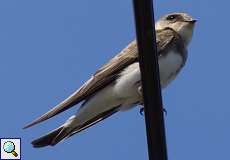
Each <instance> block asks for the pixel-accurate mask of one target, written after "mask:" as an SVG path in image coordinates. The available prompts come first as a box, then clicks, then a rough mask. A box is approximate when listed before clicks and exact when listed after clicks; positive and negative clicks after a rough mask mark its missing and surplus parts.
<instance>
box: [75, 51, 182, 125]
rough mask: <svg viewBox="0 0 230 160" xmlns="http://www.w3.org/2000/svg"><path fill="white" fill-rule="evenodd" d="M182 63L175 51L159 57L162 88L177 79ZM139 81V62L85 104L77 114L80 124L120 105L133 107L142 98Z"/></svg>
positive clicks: (124, 108) (127, 107)
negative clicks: (139, 91)
mask: <svg viewBox="0 0 230 160" xmlns="http://www.w3.org/2000/svg"><path fill="white" fill-rule="evenodd" d="M182 63H183V59H182V57H181V56H180V55H179V54H177V53H174V52H170V53H169V54H167V55H166V56H162V57H160V58H159V67H160V78H161V86H162V88H165V87H166V86H167V85H168V84H169V83H170V82H171V81H172V80H174V79H175V77H176V72H177V71H178V70H179V69H180V67H181V65H182ZM172 75H173V76H172ZM138 81H140V69H139V63H134V64H132V65H130V66H129V67H127V68H126V69H125V70H124V71H123V72H121V74H120V78H119V79H117V80H116V82H115V83H113V84H111V85H108V86H107V87H105V88H104V89H102V90H101V91H99V92H98V93H97V94H96V95H94V96H93V97H92V98H90V99H89V100H88V101H87V103H85V104H84V106H83V107H82V108H81V109H80V110H79V111H78V112H77V114H76V118H77V120H76V121H77V122H78V124H79V123H80V124H81V123H84V122H85V121H87V120H89V119H91V118H93V117H95V116H97V115H98V114H99V113H102V112H104V111H107V110H110V109H111V108H113V107H115V106H118V105H121V106H122V110H126V109H129V108H131V107H133V104H134V103H136V102H138V101H140V100H141V98H142V97H141V96H140V94H139V93H138V87H139V86H138V85H136V84H137V82H138Z"/></svg>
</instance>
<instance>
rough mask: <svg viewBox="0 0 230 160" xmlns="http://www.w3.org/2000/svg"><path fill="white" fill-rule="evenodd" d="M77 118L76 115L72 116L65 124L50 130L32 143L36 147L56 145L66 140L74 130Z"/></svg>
mask: <svg viewBox="0 0 230 160" xmlns="http://www.w3.org/2000/svg"><path fill="white" fill-rule="evenodd" d="M75 120H76V116H72V117H70V118H69V119H68V120H67V122H66V123H65V124H63V125H62V126H60V127H58V128H57V129H55V130H53V131H51V132H49V133H48V134H46V135H44V136H42V137H40V138H38V139H36V140H34V141H32V145H33V147H35V148H40V147H46V146H49V145H50V146H54V145H56V144H57V143H59V142H60V141H62V140H64V139H65V138H66V137H68V136H69V134H70V133H71V132H72V129H73V128H72V124H73V122H74V121H75Z"/></svg>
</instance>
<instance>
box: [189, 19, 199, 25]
mask: <svg viewBox="0 0 230 160" xmlns="http://www.w3.org/2000/svg"><path fill="white" fill-rule="evenodd" d="M189 22H190V23H192V24H195V23H196V22H197V20H196V19H193V20H191V21H189Z"/></svg>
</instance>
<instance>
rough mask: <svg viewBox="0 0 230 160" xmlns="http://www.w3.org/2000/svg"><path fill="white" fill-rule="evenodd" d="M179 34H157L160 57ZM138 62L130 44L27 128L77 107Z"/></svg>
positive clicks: (133, 43)
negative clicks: (126, 68)
mask: <svg viewBox="0 0 230 160" xmlns="http://www.w3.org/2000/svg"><path fill="white" fill-rule="evenodd" d="M177 36H178V35H177V34H176V32H175V31H173V30H172V29H170V28H169V29H165V30H159V31H157V32H156V39H157V48H158V55H159V56H161V55H162V56H163V54H164V53H166V50H167V49H170V47H169V46H172V45H170V44H174V43H173V42H175V41H177V39H178V38H177ZM137 61H138V51H137V45H136V41H133V42H132V43H130V44H129V45H128V46H127V47H126V48H125V49H124V50H122V51H121V53H119V54H118V55H117V56H115V57H114V58H113V59H111V61H109V63H107V64H105V65H104V66H103V67H101V68H100V69H99V70H98V71H97V72H96V73H95V74H94V75H93V76H92V78H90V79H89V80H88V81H87V82H86V83H85V84H84V85H83V86H82V87H81V88H80V89H79V90H77V91H76V92H75V93H73V94H72V95H71V96H70V97H69V98H67V99H66V100H64V101H63V102H61V103H60V104H58V105H57V106H56V107H54V108H53V109H51V110H50V111H48V112H47V113H45V114H44V115H42V116H41V117H39V118H38V119H36V120H35V121H33V122H32V123H30V124H29V125H27V126H25V127H24V128H29V127H31V126H33V125H35V124H38V123H40V122H43V121H45V120H47V119H49V118H51V117H53V116H55V115H57V114H59V113H61V112H63V111H65V110H67V109H69V108H70V107H72V106H74V105H76V104H77V103H79V102H80V101H82V100H85V99H87V98H88V97H89V96H91V95H93V94H94V93H95V92H97V91H98V90H100V89H101V88H103V87H105V86H106V85H108V84H109V83H111V82H112V81H114V80H115V79H116V78H117V76H118V75H119V73H120V71H121V70H123V69H124V68H125V67H126V66H128V65H130V64H132V63H134V62H137Z"/></svg>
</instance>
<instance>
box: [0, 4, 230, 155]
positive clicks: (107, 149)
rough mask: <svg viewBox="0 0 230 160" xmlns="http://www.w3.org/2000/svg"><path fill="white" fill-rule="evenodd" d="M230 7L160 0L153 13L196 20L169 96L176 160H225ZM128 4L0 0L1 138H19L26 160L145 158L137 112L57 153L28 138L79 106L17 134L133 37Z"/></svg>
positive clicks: (170, 134)
mask: <svg viewBox="0 0 230 160" xmlns="http://www.w3.org/2000/svg"><path fill="white" fill-rule="evenodd" d="M229 5H230V3H229V2H227V1H222V2H221V3H220V2H219V1H209V0H202V1H176V0H174V1H171V0H170V1H156V2H155V15H156V19H158V18H159V17H160V16H161V15H164V14H166V13H169V12H174V11H184V12H188V13H189V14H191V15H192V16H193V17H194V18H196V19H198V23H197V26H196V28H195V33H194V37H193V40H192V42H191V44H190V46H189V57H188V61H187V65H186V66H185V68H184V70H183V71H182V72H181V74H180V75H179V76H178V78H177V79H176V80H175V81H174V82H173V83H172V84H171V86H169V87H168V88H167V89H166V90H164V91H163V99H164V106H165V108H166V109H167V111H168V114H167V116H166V117H165V123H166V130H167V143H168V154H169V159H170V160H184V159H186V160H194V159H201V160H203V159H209V160H216V159H228V158H229V142H230V140H229V135H230V128H229V121H230V116H229V114H230V108H229V93H228V91H229V84H228V83H229V81H230V76H229V74H228V73H229V69H228V68H229V67H230V65H229V64H230V63H229V59H230V54H229V53H228V52H229V38H228V36H229V31H228V29H229V28H230V22H229V13H228V10H229ZM133 20H134V19H133V10H132V1H131V0H129V1H124V0H116V1H106V0H102V1H92V0H78V1H73V0H67V1H60V0H46V1H44V0H40V1H29V0H27V1H25V0H17V1H14V0H12V1H0V75H1V78H0V97H1V101H0V106H1V114H0V124H1V128H0V137H21V138H22V156H23V159H25V160H29V159H34V158H35V157H36V158H39V159H55V160H62V159H63V158H74V157H75V159H85V160H88V159H92V158H94V159H100V160H107V159H110V160H115V159H133V160H135V159H147V145H146V135H145V124H144V118H143V117H141V116H140V115H139V110H138V108H136V109H133V110H131V111H129V112H122V113H118V114H116V115H114V116H112V117H111V118H109V119H107V120H105V121H104V122H101V123H99V124H97V125H96V126H94V127H91V128H90V129H88V130H86V131H84V132H82V133H80V134H78V135H76V136H74V137H72V138H71V139H68V140H67V141H65V142H63V143H61V144H59V145H57V146H56V147H54V148H52V147H48V148H44V149H34V148H32V146H31V145H30V142H31V140H33V139H34V138H37V137H38V136H40V135H42V134H44V133H46V132H48V131H50V130H52V129H54V128H55V127H57V126H58V125H60V124H61V123H63V122H64V121H65V120H66V118H67V117H69V116H70V115H71V114H73V113H74V112H75V110H76V107H75V108H73V109H71V110H69V111H67V112H65V113H63V114H61V115H59V116H57V117H55V118H53V119H51V120H49V121H47V122H45V123H43V124H41V125H39V126H36V127H33V128H31V129H28V130H22V129H21V128H22V127H23V126H24V125H25V124H26V123H28V122H29V121H31V120H33V119H34V118H36V117H37V116H39V115H41V114H42V113H44V112H46V111H47V110H49V109H50V108H52V107H53V106H54V105H56V104H57V103H59V102H60V101H62V100H63V99H65V98H66V97H67V96H69V95H70V94H71V93H72V92H73V91H75V90H76V89H77V88H78V87H80V85H81V84H82V83H83V82H84V81H85V80H87V79H88V78H89V77H90V75H91V74H92V73H94V71H95V70H96V69H97V68H98V67H100V66H101V65H103V64H104V63H106V62H107V61H108V60H109V59H110V58H111V57H113V56H114V55H115V54H117V53H118V52H119V51H120V50H121V49H122V48H123V47H125V46H126V45H127V44H128V43H129V42H130V41H131V40H132V39H133V38H135V29H134V21H133Z"/></svg>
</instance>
